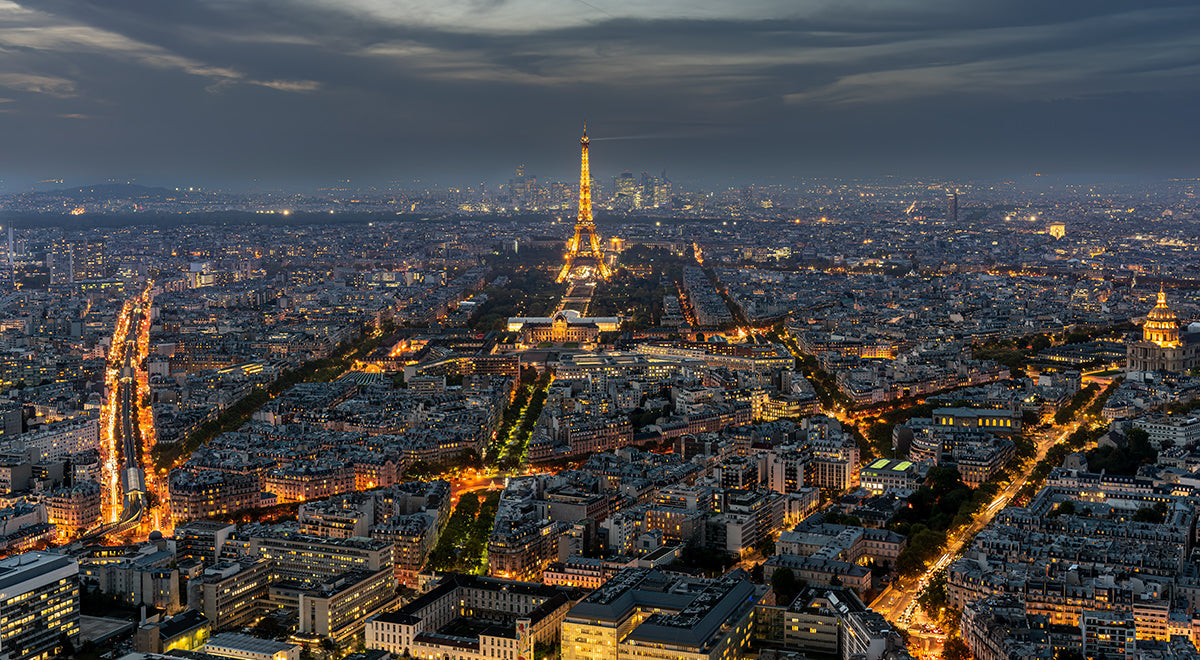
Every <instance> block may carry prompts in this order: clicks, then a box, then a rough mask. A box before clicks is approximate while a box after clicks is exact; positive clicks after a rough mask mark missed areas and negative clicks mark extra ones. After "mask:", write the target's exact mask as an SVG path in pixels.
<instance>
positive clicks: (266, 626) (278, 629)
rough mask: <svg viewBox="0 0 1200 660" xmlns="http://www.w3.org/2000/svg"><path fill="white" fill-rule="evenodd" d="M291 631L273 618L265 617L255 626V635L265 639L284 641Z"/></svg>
mask: <svg viewBox="0 0 1200 660" xmlns="http://www.w3.org/2000/svg"><path fill="white" fill-rule="evenodd" d="M289 632H290V631H289V630H288V629H287V628H286V627H284V626H283V624H281V623H279V619H276V618H275V617H273V616H264V617H263V618H261V619H259V620H258V623H256V624H254V634H255V636H257V637H262V638H263V639H283V638H284V637H287V636H288V633H289Z"/></svg>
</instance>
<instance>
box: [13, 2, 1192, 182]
mask: <svg viewBox="0 0 1200 660" xmlns="http://www.w3.org/2000/svg"><path fill="white" fill-rule="evenodd" d="M1197 35H1200V7H1196V6H1195V5H1194V3H1191V2H1154V1H1146V2H1139V3H1132V2H1112V1H1106V0H1092V1H1086V2H1085V1H1079V0H1064V1H1058V2H1044V1H1036V2H1035V1H1033V0H1020V1H1016V0H1013V1H1007V2H1000V1H990V2H961V1H959V0H871V1H867V0H844V1H842V2H827V1H824V0H812V1H811V2H797V1H795V0H774V1H772V0H758V1H749V2H739V3H730V2H727V1H724V0H721V1H717V0H690V1H686V2H685V1H684V0H678V1H673V0H660V1H658V2H655V3H646V2H633V1H625V0H621V1H617V0H588V2H563V1H561V0H476V1H467V2H449V1H447V0H439V1H435V0H413V1H410V2H405V3H396V2H389V1H387V0H290V1H288V0H210V1H207V2H200V1H197V0H175V1H173V2H160V1H158V0H94V1H91V2H88V1H85V0H38V1H37V2H31V1H30V2H21V3H18V2H13V1H11V0H0V135H3V136H4V139H5V151H6V155H7V156H8V157H7V158H6V159H5V161H4V165H3V168H2V169H0V177H3V178H4V179H5V182H6V185H7V186H8V187H10V188H11V187H13V186H19V185H22V184H23V183H24V182H27V181H31V180H39V179H44V178H51V177H55V178H57V177H67V178H69V179H74V180H76V181H80V182H82V181H92V180H96V179H100V178H107V177H110V176H113V177H121V178H125V177H138V178H140V179H143V180H147V179H149V180H152V181H154V182H162V183H181V182H186V183H193V182H194V183H199V184H204V185H209V184H217V183H219V184H224V185H230V186H246V185H249V184H248V182H249V181H250V180H251V179H255V178H257V179H259V180H266V181H272V182H278V183H297V184H301V185H307V184H319V183H325V182H328V181H332V180H335V179H344V178H347V177H349V178H352V179H358V180H361V181H364V182H386V181H392V180H405V179H409V178H413V177H422V178H426V179H428V178H431V177H434V178H444V179H446V180H447V181H451V182H454V183H466V182H473V181H478V180H480V179H489V180H496V179H498V178H500V177H505V178H506V177H507V176H508V172H509V171H510V170H511V168H512V167H513V166H515V165H516V164H519V163H526V164H528V165H529V167H530V168H531V169H533V170H534V171H536V172H538V173H539V174H541V175H543V176H550V177H561V178H564V179H570V178H571V176H572V169H573V167H574V157H573V149H574V147H573V146H572V145H573V142H574V136H575V134H576V132H577V130H578V126H579V123H580V121H581V120H582V119H587V120H588V121H589V125H590V126H591V127H592V132H593V133H594V134H595V135H597V136H602V135H605V134H607V135H610V136H618V135H643V134H653V135H662V136H667V138H666V139H657V140H651V141H629V142H618V141H613V142H610V143H606V144H605V145H604V147H603V148H602V149H600V148H598V149H596V150H595V151H596V153H594V154H593V158H594V159H595V161H596V169H597V171H598V172H599V173H600V174H601V175H606V174H609V173H613V172H616V171H619V170H621V169H625V168H630V169H635V170H637V169H651V170H657V169H660V168H663V167H665V168H667V169H669V170H670V171H671V172H672V173H673V174H674V175H675V176H677V177H680V178H691V179H695V180H700V181H708V182H716V181H721V182H725V181H733V182H742V181H748V180H753V179H758V180H763V179H764V178H765V177H768V176H775V177H776V180H780V179H783V180H786V179H788V178H790V177H792V176H811V175H877V174H902V175H912V176H928V175H932V176H950V177H960V178H970V177H979V176H992V175H1004V174H1009V173H1022V172H1027V171H1030V170H1034V169H1036V170H1037V171H1043V172H1053V171H1063V172H1097V173H1147V174H1158V173H1172V174H1192V173H1194V172H1195V165H1194V164H1193V159H1192V158H1191V156H1190V154H1188V153H1185V152H1184V150H1181V149H1179V148H1178V145H1180V144H1188V143H1193V144H1194V143H1195V139H1196V138H1197V137H1200V129H1197V128H1196V125H1195V122H1194V120H1193V118H1192V114H1193V113H1192V108H1194V107H1195V102H1196V100H1197V98H1198V97H1200V37H1197Z"/></svg>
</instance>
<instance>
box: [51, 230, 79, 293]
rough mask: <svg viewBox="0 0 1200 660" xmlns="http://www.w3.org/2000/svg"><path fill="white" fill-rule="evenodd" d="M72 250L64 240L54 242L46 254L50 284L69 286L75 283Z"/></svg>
mask: <svg viewBox="0 0 1200 660" xmlns="http://www.w3.org/2000/svg"><path fill="white" fill-rule="evenodd" d="M74 261H75V260H74V250H72V249H71V244H70V243H68V242H67V241H66V240H65V239H59V240H57V241H54V243H52V244H51V245H50V249H49V251H47V252H46V262H47V263H46V265H47V266H48V267H49V268H50V283H51V284H70V283H72V282H74V281H75V264H74Z"/></svg>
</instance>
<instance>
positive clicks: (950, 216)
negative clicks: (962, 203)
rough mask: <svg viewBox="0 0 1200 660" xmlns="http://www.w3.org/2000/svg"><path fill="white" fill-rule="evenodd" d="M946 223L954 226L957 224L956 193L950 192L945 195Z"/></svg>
mask: <svg viewBox="0 0 1200 660" xmlns="http://www.w3.org/2000/svg"><path fill="white" fill-rule="evenodd" d="M946 222H948V223H950V224H956V223H957V222H958V191H957V190H954V191H951V192H950V193H948V194H947V195H946Z"/></svg>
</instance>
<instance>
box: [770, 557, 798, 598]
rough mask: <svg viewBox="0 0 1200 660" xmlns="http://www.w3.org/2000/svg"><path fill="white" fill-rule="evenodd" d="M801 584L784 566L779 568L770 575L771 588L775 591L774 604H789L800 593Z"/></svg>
mask: <svg viewBox="0 0 1200 660" xmlns="http://www.w3.org/2000/svg"><path fill="white" fill-rule="evenodd" d="M803 586H804V585H803V584H802V583H801V582H799V581H797V580H796V574H795V573H793V572H792V569H790V568H788V567H786V566H780V567H779V568H777V569H775V571H774V572H772V573H771V588H772V589H774V590H775V602H776V603H786V604H791V602H792V601H793V600H795V598H796V595H797V594H799V593H800V589H802V588H803Z"/></svg>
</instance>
